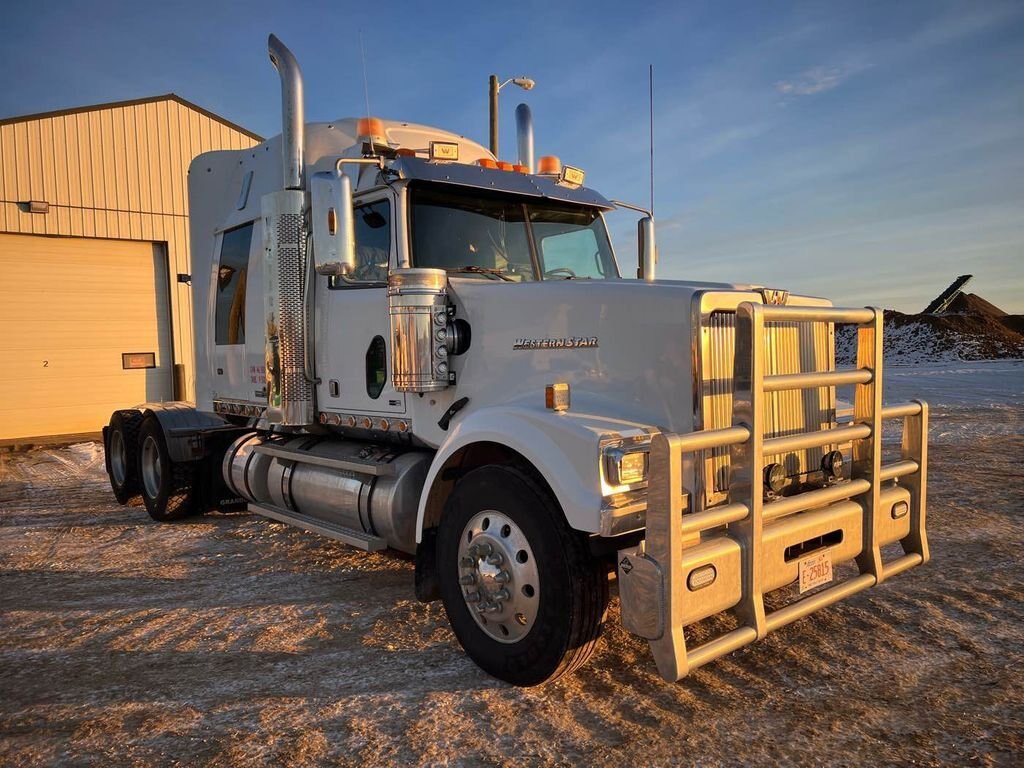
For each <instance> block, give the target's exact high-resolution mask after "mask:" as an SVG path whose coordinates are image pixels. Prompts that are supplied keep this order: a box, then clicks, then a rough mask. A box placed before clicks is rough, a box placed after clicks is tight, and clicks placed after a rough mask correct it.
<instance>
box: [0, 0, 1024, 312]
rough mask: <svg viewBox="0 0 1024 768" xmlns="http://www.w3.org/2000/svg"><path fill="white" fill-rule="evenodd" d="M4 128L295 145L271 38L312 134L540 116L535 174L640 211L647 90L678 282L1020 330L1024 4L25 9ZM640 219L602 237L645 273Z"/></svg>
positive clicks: (10, 10)
mask: <svg viewBox="0 0 1024 768" xmlns="http://www.w3.org/2000/svg"><path fill="white" fill-rule="evenodd" d="M4 20H5V25H4V26H5V28H6V32H7V34H6V39H5V42H4V45H3V46H2V48H0V67H2V69H3V71H4V72H5V73H6V77H5V84H4V89H3V91H2V92H0V116H13V115H19V114H27V113H32V112H41V111H46V110H51V109H61V108H65V107H70V106H78V105H84V104H92V103H99V102H105V101H117V100H122V99H131V98H139V97H144V96H150V95H155V94H158V93H165V92H168V91H173V92H175V93H178V94H179V95H181V96H182V97H184V98H186V99H189V100H191V101H194V102H196V103H197V104H199V105H201V106H203V107H206V108H207V109H210V110H212V111H214V112H217V113H219V114H221V115H223V116H224V117H226V118H228V119H230V120H233V121H235V122H237V123H240V124H242V125H244V126H245V127H247V128H249V129H251V130H253V131H256V132H258V133H261V134H263V135H271V134H274V133H277V132H278V130H279V127H278V126H279V117H278V108H279V94H278V86H277V77H276V74H275V72H274V70H273V68H272V67H271V66H270V64H269V63H268V61H267V57H266V36H267V33H268V32H271V31H273V32H275V33H276V34H277V35H278V36H279V37H281V38H282V39H283V40H284V41H285V43H286V44H288V45H289V46H290V47H291V48H292V49H293V51H295V53H296V55H297V56H298V58H299V61H300V63H301V64H302V67H303V70H304V73H305V78H306V94H307V112H306V114H307V117H308V119H310V120H329V119H334V118H338V117H344V116H351V115H361V114H363V112H364V111H365V106H364V95H363V81H362V70H361V65H360V56H359V44H358V37H357V35H358V32H359V31H360V30H362V33H363V39H364V43H365V48H366V59H367V67H368V81H369V86H370V106H371V110H372V112H373V113H374V114H376V115H379V116H381V117H386V118H396V119H402V120H410V121H414V122H422V123H427V124H433V125H438V126H441V127H444V128H447V129H450V130H454V131H457V132H459V133H464V134H466V135H468V136H470V137H472V138H475V139H477V140H478V141H480V142H481V143H486V138H487V133H486V131H487V76H488V75H489V74H491V73H492V72H494V73H497V74H499V75H501V76H502V77H503V78H504V77H509V76H512V75H518V74H525V75H528V76H530V77H532V78H534V79H535V80H536V81H537V87H536V88H535V89H534V90H533V91H531V92H530V93H529V94H524V93H523V92H522V91H519V90H517V89H515V88H513V87H511V86H509V87H508V89H507V90H503V91H502V94H501V103H502V123H501V128H502V154H503V155H504V156H506V157H509V158H511V157H512V155H513V153H514V129H513V125H514V123H513V111H514V107H515V104H516V103H517V102H518V101H520V100H521V97H524V96H525V97H526V98H527V99H528V101H529V103H530V105H531V106H532V108H533V111H534V121H535V124H536V128H537V149H538V153H539V154H557V155H559V156H561V158H562V159H563V161H565V162H568V163H570V164H573V165H578V166H580V167H583V168H585V169H586V170H587V173H588V185H590V186H593V187H595V188H597V189H598V190H600V191H601V192H603V193H604V194H605V195H606V196H608V197H615V198H619V199H624V200H631V201H635V202H639V203H646V202H647V200H648V184H649V182H648V122H647V120H648V117H647V115H648V111H647V110H648V108H647V67H648V64H653V65H654V76H655V153H656V161H657V163H656V168H655V184H656V192H655V194H656V199H655V206H656V210H657V214H658V221H659V224H658V237H659V247H660V252H661V262H660V274H661V275H662V276H664V277H678V278H692V279H699V280H732V281H750V282H759V283H765V284H768V285H771V286H780V287H786V288H789V289H791V290H794V291H805V292H810V293H812V294H817V295H825V296H828V297H830V298H832V299H834V300H835V301H836V302H837V303H844V304H852V305H859V304H882V305H884V306H887V307H894V308H896V309H900V310H903V311H919V310H920V309H921V308H923V306H924V304H926V303H927V302H928V300H929V299H931V298H932V297H933V296H934V295H935V294H937V293H938V292H939V291H940V290H941V289H942V288H944V287H945V285H946V284H947V283H948V282H950V281H951V280H952V279H953V277H955V276H956V275H958V274H962V273H968V272H969V273H973V274H975V275H976V277H975V281H974V283H973V284H972V285H971V287H970V290H972V291H974V292H977V293H979V294H980V295H982V296H985V297H986V298H987V299H989V300H990V301H992V302H993V303H995V304H996V305H998V306H1000V307H1002V308H1003V309H1005V310H1007V311H1010V312H1024V297H1022V292H1024V3H1021V2H1006V3H1002V2H967V1H965V2H953V3H944V2H937V1H933V2H878V3H875V2H850V3H845V4H826V3H820V2H816V3H793V4H776V3H769V2H759V3H754V2H751V3H726V2H692V3H691V2H675V3H657V2H653V3H646V4H644V5H642V6H640V5H634V4H627V3H621V2H620V3H600V2H588V3H569V2H563V3H559V2H553V1H552V0H547V2H536V3H535V2H519V3H505V4H501V5H498V4H488V3H484V2H479V1H478V2H474V3H462V2H446V3H422V4H420V3H408V4H404V3H399V2H391V3H387V4H381V3H348V2H337V1H336V2H332V3H299V2H294V3H286V2H277V3H264V2H248V3H244V4H241V3H239V4H237V5H234V4H229V3H217V2H213V1H212V0H211V1H209V2H173V1H172V0H168V1H167V2H161V3H148V2H141V1H139V2H126V3H120V2H102V0H95V1H93V2H47V3H13V4H9V5H8V6H7V7H6V8H5V11H4ZM633 221H634V219H633V218H632V217H628V216H626V215H624V214H616V216H615V218H614V219H613V220H612V222H611V225H612V229H613V234H614V235H615V238H616V243H617V246H618V252H619V259H620V262H621V263H623V264H624V265H625V264H626V263H627V262H628V263H629V265H630V266H631V265H632V262H633V251H634V245H633V237H634V235H633V226H634V224H633Z"/></svg>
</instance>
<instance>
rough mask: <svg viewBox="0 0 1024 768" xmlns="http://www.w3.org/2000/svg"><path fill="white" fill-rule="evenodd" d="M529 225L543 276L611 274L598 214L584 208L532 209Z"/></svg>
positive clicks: (604, 235)
mask: <svg viewBox="0 0 1024 768" xmlns="http://www.w3.org/2000/svg"><path fill="white" fill-rule="evenodd" d="M530 225H531V227H532V228H533V234H534V237H535V238H536V240H537V258H538V259H539V260H540V268H541V272H542V273H543V274H544V277H546V278H558V277H581V278H582V277H589V278H598V279H599V278H607V277H615V276H616V274H615V265H614V262H613V260H612V254H611V249H610V248H609V246H608V237H607V234H606V232H605V229H604V225H603V222H602V221H601V216H600V215H599V214H598V213H597V212H595V211H591V210H588V209H581V208H576V209H565V210H558V209H541V210H538V209H534V210H531V212H530Z"/></svg>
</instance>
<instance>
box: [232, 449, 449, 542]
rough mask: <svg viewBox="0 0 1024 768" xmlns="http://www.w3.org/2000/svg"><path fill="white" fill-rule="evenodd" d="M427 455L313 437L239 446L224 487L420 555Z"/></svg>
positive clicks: (249, 497) (234, 451)
mask: <svg viewBox="0 0 1024 768" xmlns="http://www.w3.org/2000/svg"><path fill="white" fill-rule="evenodd" d="M432 455H433V454H431V453H430V452H428V451H409V450H404V451H403V450H396V449H395V448H393V447H390V446H376V445H371V444H368V443H361V442H354V441H349V440H339V439H337V438H323V437H314V436H308V435H306V436H302V437H294V438H290V439H280V438H274V439H270V438H267V437H266V436H261V435H258V434H256V433H250V434H248V435H245V436H243V437H241V438H239V439H238V440H237V441H235V443H234V444H232V446H231V448H229V449H228V452H227V454H226V455H225V457H224V465H223V469H224V479H225V481H226V482H227V483H228V485H229V487H231V488H232V489H233V490H234V491H235V492H236V493H238V494H239V495H240V496H243V497H245V498H246V499H248V500H249V501H251V502H253V503H255V504H261V505H270V506H272V507H276V508H278V509H281V510H285V511H290V512H295V513H299V514H301V515H303V516H306V517H308V518H313V519H316V520H321V521H324V522H328V523H332V524H335V525H340V526H342V527H344V528H348V529H351V530H354V531H360V532H363V533H366V534H369V535H372V536H377V537H380V538H382V539H384V540H385V541H386V542H387V545H388V546H389V547H391V548H393V549H397V550H400V551H402V552H409V553H413V552H415V551H416V508H417V504H418V503H419V498H420V493H421V492H422V490H423V483H424V480H425V479H426V475H427V469H428V468H429V466H430V460H431V456H432Z"/></svg>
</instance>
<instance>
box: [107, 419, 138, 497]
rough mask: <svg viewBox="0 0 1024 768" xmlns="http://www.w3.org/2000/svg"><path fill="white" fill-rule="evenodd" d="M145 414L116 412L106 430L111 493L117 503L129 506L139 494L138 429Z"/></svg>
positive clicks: (108, 475)
mask: <svg viewBox="0 0 1024 768" xmlns="http://www.w3.org/2000/svg"><path fill="white" fill-rule="evenodd" d="M140 426H142V414H141V413H139V412H138V411H114V413H113V414H111V416H110V426H109V427H107V444H106V445H105V446H104V449H105V453H106V463H107V477H108V478H110V490H112V491H113V492H114V498H115V499H117V503H118V504H127V503H128V502H130V501H132V500H134V499H136V498H138V495H139V472H138V452H139V427H140Z"/></svg>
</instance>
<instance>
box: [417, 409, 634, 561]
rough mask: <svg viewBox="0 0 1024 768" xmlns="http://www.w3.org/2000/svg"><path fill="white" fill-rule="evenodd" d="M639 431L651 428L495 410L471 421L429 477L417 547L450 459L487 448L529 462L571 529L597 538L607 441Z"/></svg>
mask: <svg viewBox="0 0 1024 768" xmlns="http://www.w3.org/2000/svg"><path fill="white" fill-rule="evenodd" d="M637 430H640V431H647V428H646V427H644V426H643V425H641V424H634V423H632V422H625V421H623V420H621V419H608V418H605V417H601V416H591V415H586V414H576V413H569V412H562V413H557V412H555V411H549V410H541V409H535V408H526V407H522V406H495V407H491V408H483V409H481V410H478V411H474V412H472V413H470V414H468V415H466V416H465V417H464V418H462V419H460V420H459V423H458V425H457V426H456V427H455V428H454V429H453V430H452V432H451V434H450V435H449V436H448V439H447V440H446V441H445V442H444V443H442V444H441V446H440V448H439V449H438V451H437V454H436V455H435V456H434V461H433V463H432V464H431V466H430V471H429V472H428V473H427V479H426V482H425V483H424V486H423V493H422V495H421V496H420V504H419V510H418V512H417V515H416V541H417V542H420V541H421V540H422V537H423V526H424V521H425V520H426V515H427V503H428V499H429V498H430V492H431V489H432V488H433V487H434V484H435V482H436V481H437V480H438V475H439V474H440V472H441V470H442V469H443V468H444V466H445V464H446V462H447V461H448V459H449V458H451V457H452V455H454V454H455V453H456V452H457V451H459V450H460V449H462V448H465V447H467V446H469V445H472V444H474V443H483V442H489V443H498V444H500V445H504V446H506V447H508V448H511V449H512V450H514V451H515V452H516V453H519V454H521V455H522V456H523V457H524V458H526V459H527V461H529V462H530V463H531V464H532V465H533V467H534V469H536V470H537V472H538V473H540V475H541V476H542V477H543V478H544V480H545V481H547V484H548V486H549V487H550V488H551V490H552V492H553V493H554V494H555V498H556V499H557V500H558V503H559V504H560V505H561V507H562V510H563V512H564V513H565V518H566V520H567V521H568V523H569V525H570V526H571V527H572V528H575V529H576V530H580V531H585V532H588V533H596V532H597V531H598V530H599V528H600V518H601V500H602V496H601V470H600V443H601V439H602V438H603V437H606V436H614V435H623V436H625V435H629V434H633V433H636V432H637Z"/></svg>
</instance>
